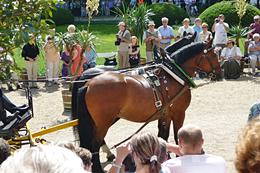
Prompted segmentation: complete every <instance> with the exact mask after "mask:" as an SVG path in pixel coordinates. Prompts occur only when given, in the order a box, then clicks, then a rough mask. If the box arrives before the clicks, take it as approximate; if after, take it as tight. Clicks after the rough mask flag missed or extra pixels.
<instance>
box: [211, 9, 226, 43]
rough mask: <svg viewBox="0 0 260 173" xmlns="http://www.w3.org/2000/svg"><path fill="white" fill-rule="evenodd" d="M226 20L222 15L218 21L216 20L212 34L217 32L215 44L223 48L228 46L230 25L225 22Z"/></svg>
mask: <svg viewBox="0 0 260 173" xmlns="http://www.w3.org/2000/svg"><path fill="white" fill-rule="evenodd" d="M224 20H225V17H224V15H223V14H221V15H219V17H218V18H217V19H215V23H214V24H213V26H212V32H215V36H214V40H213V44H214V45H215V46H217V47H222V48H223V47H225V46H226V44H227V40H228V38H227V32H228V30H229V25H228V24H227V23H226V22H224Z"/></svg>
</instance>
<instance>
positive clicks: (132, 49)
mask: <svg viewBox="0 0 260 173" xmlns="http://www.w3.org/2000/svg"><path fill="white" fill-rule="evenodd" d="M139 62H140V46H139V45H138V39H137V37H136V36H132V37H131V43H130V44H129V63H130V67H136V66H138V64H139Z"/></svg>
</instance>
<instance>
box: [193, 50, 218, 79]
mask: <svg viewBox="0 0 260 173" xmlns="http://www.w3.org/2000/svg"><path fill="white" fill-rule="evenodd" d="M212 49H215V47H211V48H209V49H205V50H204V51H203V55H202V56H201V58H200V59H199V61H198V63H197V65H196V71H198V72H200V73H204V74H206V75H207V76H208V77H209V78H210V79H212V80H215V79H216V78H217V74H216V69H217V67H215V66H214V64H213V63H212V61H211V58H210V57H209V56H208V55H207V53H208V52H209V51H211V50H212ZM202 58H205V59H206V60H207V61H208V63H209V65H210V67H211V71H210V72H209V73H206V72H205V71H203V70H202V69H201V68H200V64H201V62H202Z"/></svg>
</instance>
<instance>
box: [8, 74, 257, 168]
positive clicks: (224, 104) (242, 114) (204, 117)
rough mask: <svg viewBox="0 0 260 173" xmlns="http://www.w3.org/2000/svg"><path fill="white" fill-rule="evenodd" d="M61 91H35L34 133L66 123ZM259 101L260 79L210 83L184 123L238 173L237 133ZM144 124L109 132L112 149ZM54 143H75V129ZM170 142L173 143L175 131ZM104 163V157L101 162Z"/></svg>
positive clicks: (195, 97) (17, 95)
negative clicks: (194, 126)
mask: <svg viewBox="0 0 260 173" xmlns="http://www.w3.org/2000/svg"><path fill="white" fill-rule="evenodd" d="M60 90H61V88H58V87H52V88H49V89H45V87H44V86H43V85H41V89H40V90H37V91H35V90H34V91H33V96H34V108H35V117H34V118H33V119H32V120H30V126H31V128H32V130H33V131H36V130H39V129H40V128H41V127H42V126H46V127H48V126H52V125H54V124H57V123H59V122H62V121H64V120H66V119H67V118H68V117H67V116H62V114H63V104H62V97H61V92H60ZM7 95H8V96H9V97H10V98H11V99H12V100H14V101H15V102H16V103H19V104H22V103H24V102H26V99H25V97H24V92H23V91H17V92H10V93H7ZM257 101H260V78H252V77H247V76H243V77H241V78H240V79H239V80H236V81H225V80H224V81H221V82H216V83H211V84H209V85H205V86H202V87H199V88H197V89H193V90H192V101H191V104H190V106H189V108H188V110H187V111H186V119H185V124H187V123H192V124H197V125H199V126H200V127H201V128H202V130H203V132H204V138H205V146H204V148H205V151H206V152H207V153H210V154H216V155H220V156H222V157H224V158H225V160H226V161H227V165H228V172H229V173H232V172H235V170H234V166H233V158H234V151H235V145H236V141H237V137H238V134H239V133H240V132H241V129H242V128H243V127H244V125H245V124H246V121H247V116H248V111H249V108H250V106H251V105H252V104H253V103H255V102H257ZM140 125H141V124H138V123H132V122H129V121H125V120H120V121H119V122H118V123H116V124H115V125H114V126H113V127H111V129H110V130H109V132H108V135H107V136H106V141H107V143H108V145H109V146H112V145H113V144H115V143H117V142H119V141H120V140H122V139H124V138H125V137H126V136H129V135H131V134H132V133H133V132H134V131H135V130H137V129H138V127H139V126H140ZM144 130H147V131H152V132H154V133H157V122H152V123H150V124H149V125H148V126H147V127H145V129H144ZM45 138H46V139H47V140H49V141H53V142H66V141H73V140H74V137H73V134H72V129H71V128H69V129H65V130H62V131H59V132H56V133H52V134H49V135H46V136H45ZM169 141H174V140H173V132H172V129H171V135H170V139H169ZM102 160H104V158H103V159H102Z"/></svg>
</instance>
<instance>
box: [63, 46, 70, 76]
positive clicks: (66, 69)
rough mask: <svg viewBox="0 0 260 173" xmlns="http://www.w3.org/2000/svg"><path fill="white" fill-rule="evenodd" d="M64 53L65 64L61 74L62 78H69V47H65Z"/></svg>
mask: <svg viewBox="0 0 260 173" xmlns="http://www.w3.org/2000/svg"><path fill="white" fill-rule="evenodd" d="M63 50H64V51H63V52H62V53H61V61H62V62H63V64H62V70H61V74H62V77H67V76H69V62H70V52H69V48H68V46H66V45H65V46H64V49H63Z"/></svg>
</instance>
